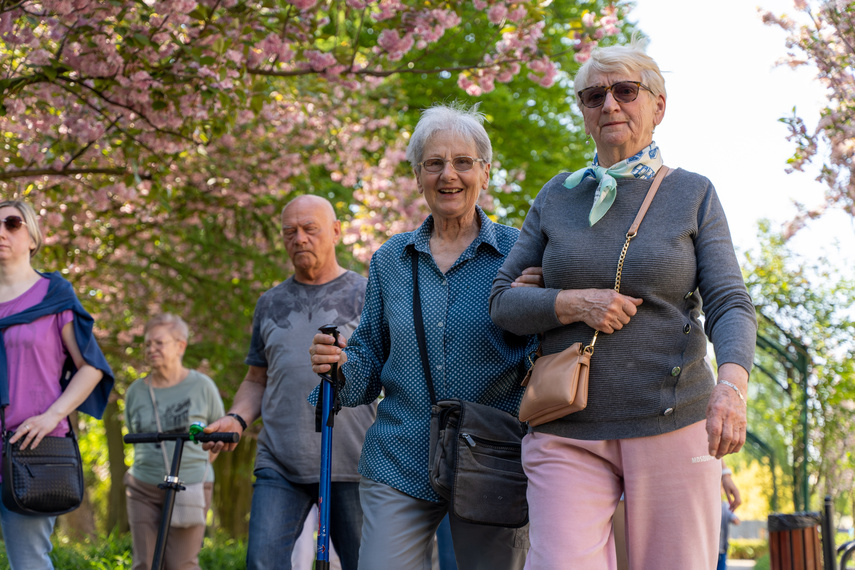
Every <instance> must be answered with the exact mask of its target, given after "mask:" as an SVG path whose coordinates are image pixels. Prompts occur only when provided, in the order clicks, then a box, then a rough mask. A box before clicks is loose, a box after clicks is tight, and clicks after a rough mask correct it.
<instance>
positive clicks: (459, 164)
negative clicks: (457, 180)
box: [418, 156, 487, 173]
mask: <svg viewBox="0 0 855 570" xmlns="http://www.w3.org/2000/svg"><path fill="white" fill-rule="evenodd" d="M446 162H450V163H451V166H453V167H454V170H456V171H457V172H468V171H470V170H472V167H473V166H475V163H476V162H487V161H486V160H484V159H483V158H472V157H471V156H455V157H454V158H452V159H451V160H445V159H444V158H429V159H427V160H423V161H421V162H420V163H419V164H418V166H421V167H422V168H424V169H425V170H427V171H428V172H433V173H436V172H442V171H443V170H444V169H445V163H446Z"/></svg>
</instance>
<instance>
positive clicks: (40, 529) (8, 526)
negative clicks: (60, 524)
mask: <svg viewBox="0 0 855 570" xmlns="http://www.w3.org/2000/svg"><path fill="white" fill-rule="evenodd" d="M0 522H2V524H3V541H4V542H5V543H6V556H7V557H8V558H9V565H10V567H11V569H12V570H52V569H53V562H51V560H50V556H49V554H50V551H51V550H52V549H53V545H52V544H51V542H50V535H51V534H52V533H53V526H54V524H55V523H56V517H30V516H26V515H19V514H18V513H14V512H12V511H10V510H8V509H7V508H6V507H5V506H4V505H3V503H2V501H0Z"/></svg>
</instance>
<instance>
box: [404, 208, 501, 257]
mask: <svg viewBox="0 0 855 570" xmlns="http://www.w3.org/2000/svg"><path fill="white" fill-rule="evenodd" d="M475 212H476V213H477V214H478V218H479V219H480V220H481V229H480V230H479V231H478V237H476V238H475V239H474V240H473V241H472V243H471V244H469V247H468V248H466V251H465V252H463V255H461V256H460V258H461V259H469V258H471V257H473V256H474V255H475V252H476V251H477V250H478V247H479V246H480V245H481V244H482V243H483V244H486V245H489V246H490V247H492V248H493V249H494V250H496V252H499V253H501V252H500V251H499V243H498V240H497V239H496V227H495V222H493V220H491V219H490V218H489V217H488V216H487V214H485V213H484V210H482V209H481V206H478V205H476V206H475ZM432 230H433V214H431V215H429V216H428V217H427V218H425V221H424V222H422V225H420V226H419V227H418V228H416V229H415V230H414V231H412V232H410V239H409V240H408V241H407V244H406V245H405V246H404V250H403V251H402V252H401V258H402V259H403V258H404V257H408V256H409V251H410V249H411V248H415V249H416V251H421V252H424V253H427V254H430V233H431V231H432Z"/></svg>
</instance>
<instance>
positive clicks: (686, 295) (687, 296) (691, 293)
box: [683, 291, 695, 299]
mask: <svg viewBox="0 0 855 570" xmlns="http://www.w3.org/2000/svg"><path fill="white" fill-rule="evenodd" d="M694 294H695V292H694V291H689V292H688V293H686V294H685V295H683V298H684V299H688V298H689V297H691V296H692V295H694Z"/></svg>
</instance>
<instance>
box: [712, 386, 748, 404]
mask: <svg viewBox="0 0 855 570" xmlns="http://www.w3.org/2000/svg"><path fill="white" fill-rule="evenodd" d="M718 383H719V384H724V385H725V386H728V387H730V388H733V389H734V390H735V391H736V395H737V396H739V399H740V400H742V403H743V404H745V405H746V406H747V405H748V402H746V401H745V396H743V395H742V392H740V391H739V388H737V387H736V384H734V383H732V382H728V381H727V380H719V381H718Z"/></svg>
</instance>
